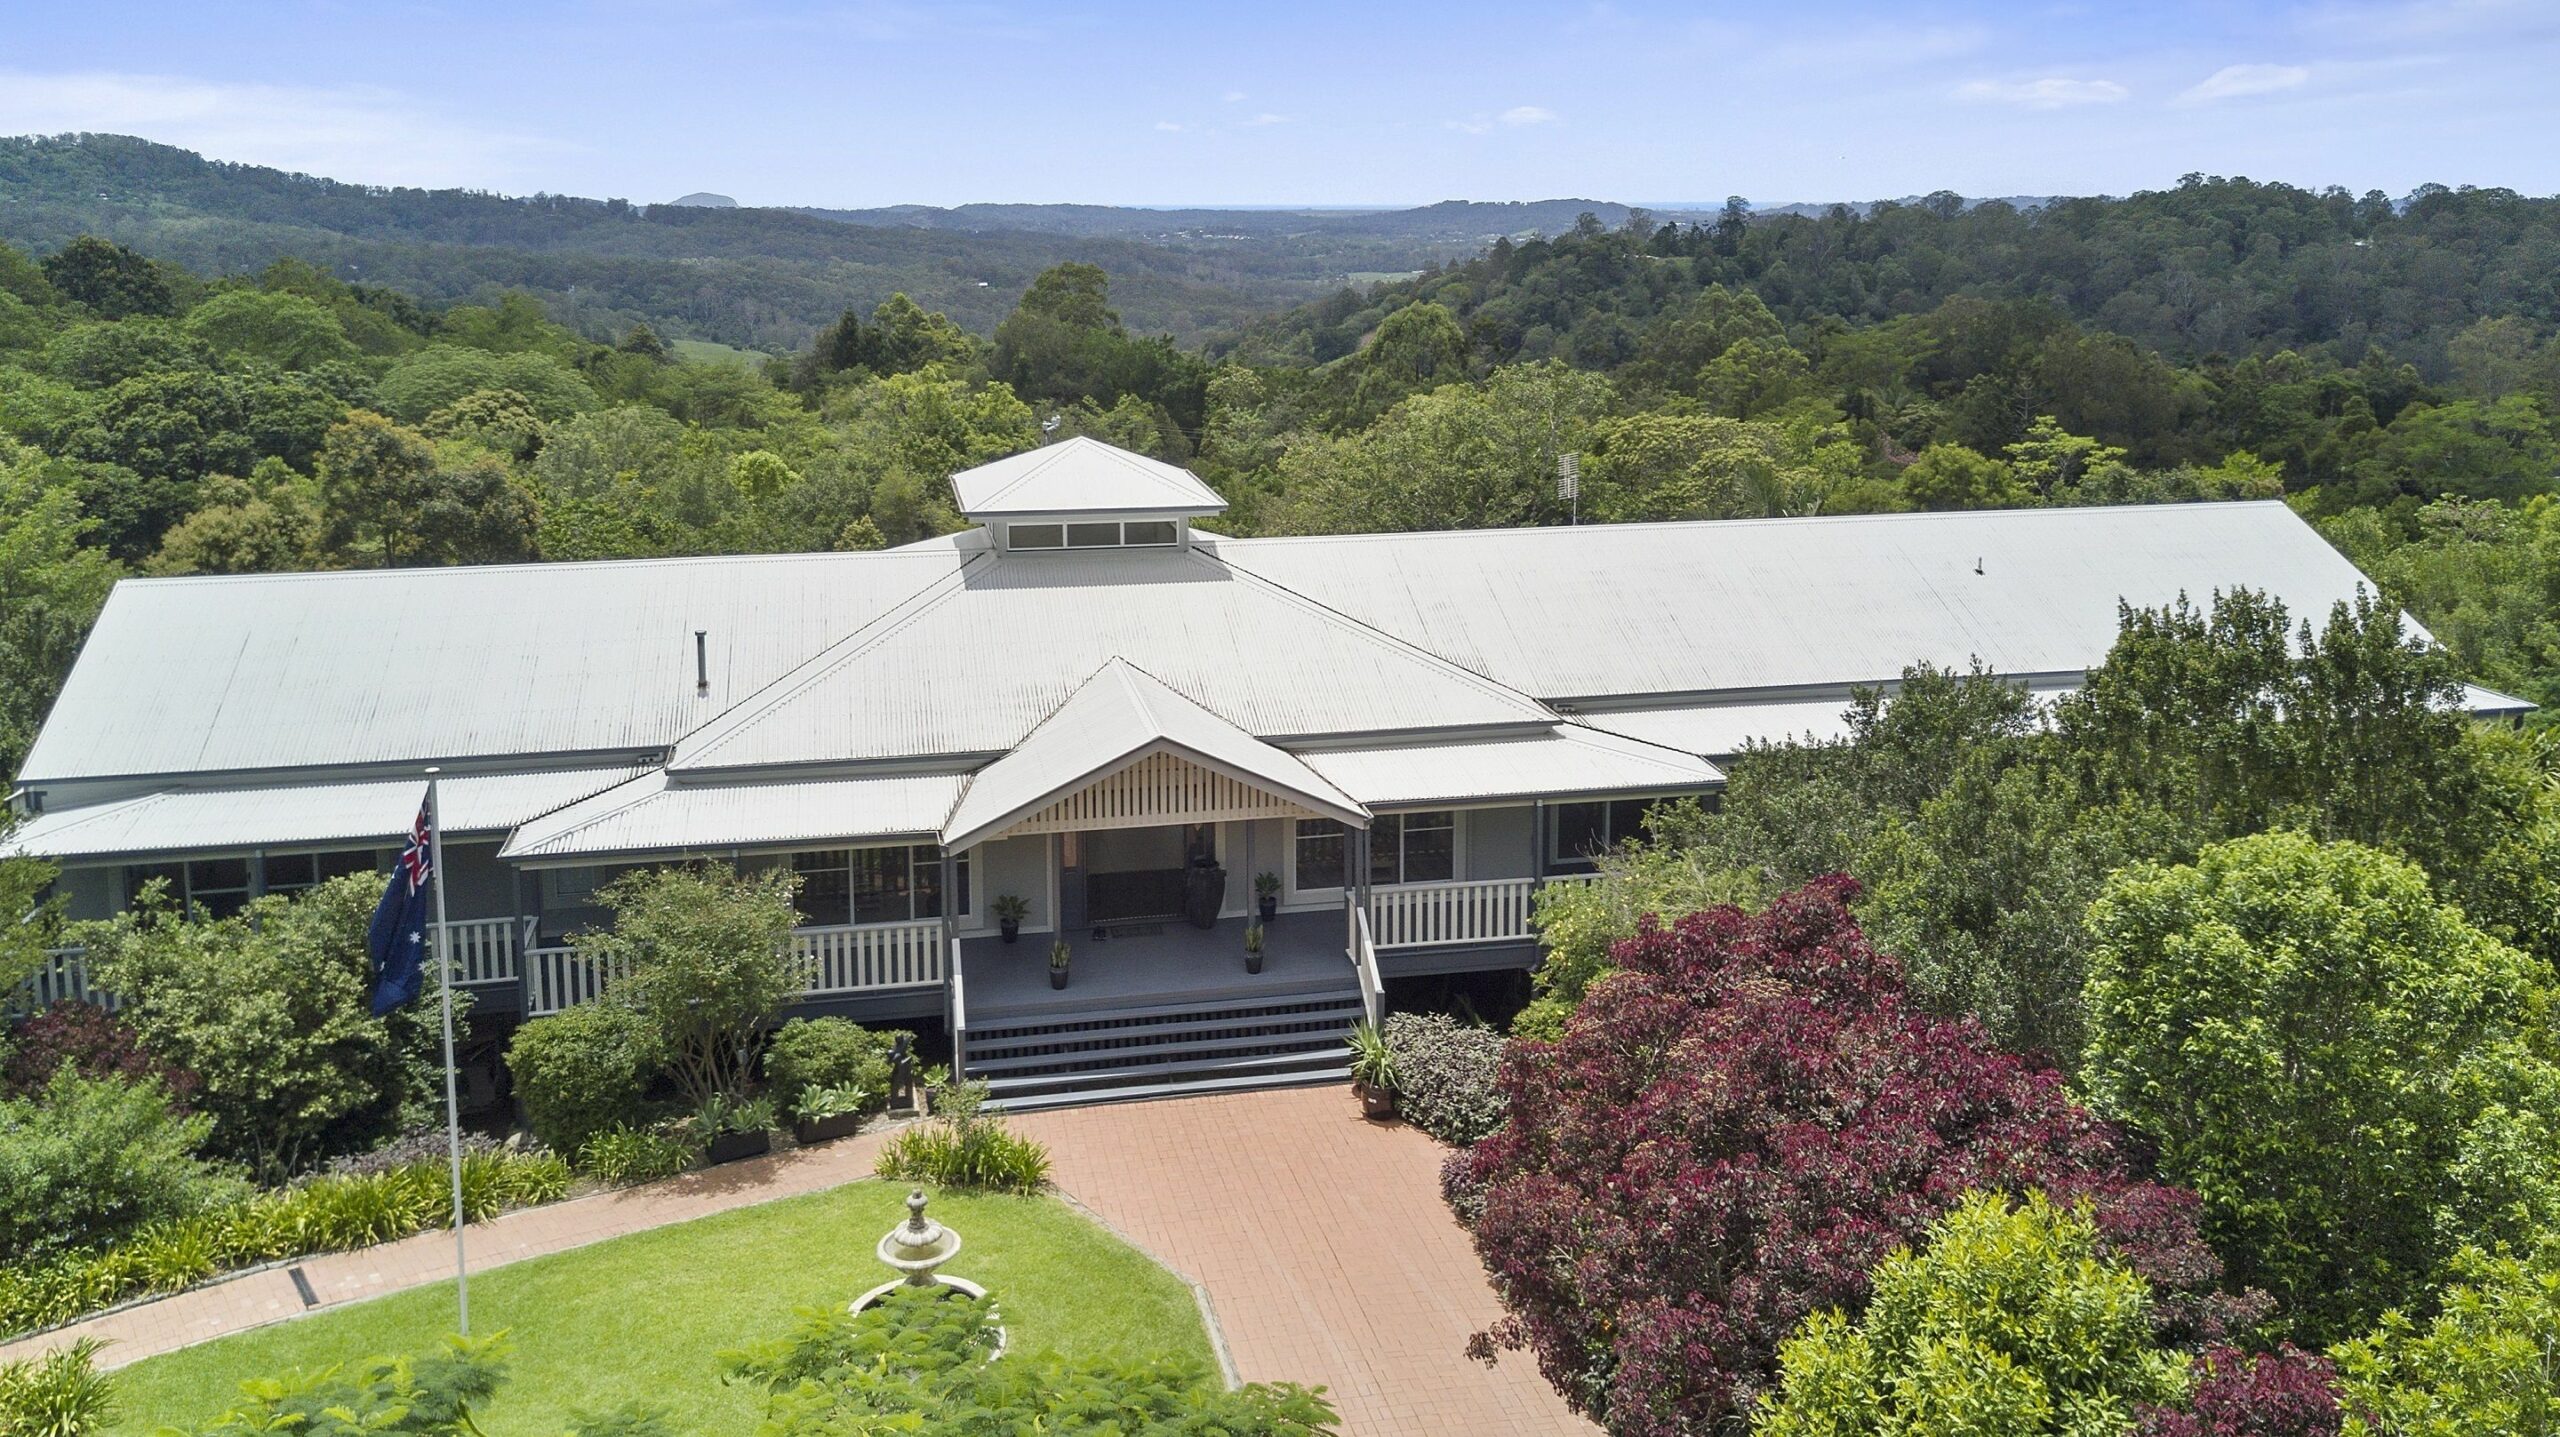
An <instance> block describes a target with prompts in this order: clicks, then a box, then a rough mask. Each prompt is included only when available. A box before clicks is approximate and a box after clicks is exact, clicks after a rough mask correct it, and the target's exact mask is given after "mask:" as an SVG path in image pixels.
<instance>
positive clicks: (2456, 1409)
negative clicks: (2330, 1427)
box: [2337, 1236, 2560, 1437]
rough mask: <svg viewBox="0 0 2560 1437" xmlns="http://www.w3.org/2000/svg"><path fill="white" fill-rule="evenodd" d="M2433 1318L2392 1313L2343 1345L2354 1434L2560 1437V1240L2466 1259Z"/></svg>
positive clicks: (2345, 1397)
mask: <svg viewBox="0 0 2560 1437" xmlns="http://www.w3.org/2000/svg"><path fill="white" fill-rule="evenodd" d="M2454 1271H2455V1272H2456V1274H2457V1275H2458V1276H2460V1278H2461V1279H2462V1280H2461V1283H2460V1284H2459V1285H2458V1286H2455V1287H2453V1288H2451V1289H2449V1290H2448V1291H2446V1292H2445V1293H2444V1294H2443V1295H2442V1299H2441V1302H2440V1303H2439V1305H2438V1309H2437V1311H2436V1314H2435V1316H2434V1317H2433V1318H2431V1319H2428V1320H2426V1321H2424V1322H2420V1321H2416V1320H2413V1319H2412V1318H2410V1317H2409V1316H2407V1315H2406V1314H2403V1313H2400V1312H2397V1311H2395V1312H2390V1313H2386V1314H2384V1316H2383V1319H2382V1322H2381V1325H2380V1326H2378V1327H2377V1328H2375V1329H2374V1331H2373V1332H2372V1333H2370V1334H2368V1335H2366V1336H2363V1337H2358V1338H2355V1339H2354V1340H2352V1341H2349V1342H2347V1343H2345V1344H2343V1345H2342V1346H2340V1347H2339V1348H2338V1353H2337V1357H2338V1374H2339V1378H2340V1382H2339V1388H2340V1391H2339V1398H2340V1401H2341V1402H2342V1404H2343V1405H2344V1406H2345V1408H2346V1412H2347V1421H2346V1432H2347V1434H2348V1437H2404V1434H2405V1437H2421V1434H2423V1437H2551V1434H2553V1433H2555V1432H2560V1347H2555V1344H2554V1338H2553V1334H2555V1333H2560V1238H2553V1237H2550V1236H2546V1237H2544V1238H2543V1239H2542V1241H2541V1242H2540V1243H2539V1244H2537V1245H2535V1246H2534V1247H2533V1248H2531V1249H2530V1250H2529V1251H2527V1252H2524V1253H2520V1254H2507V1255H2502V1256H2497V1257H2491V1256H2489V1255H2488V1254H2486V1253H2482V1252H2479V1251H2476V1250H2474V1251H2470V1252H2465V1253H2463V1254H2462V1255H2461V1258H2460V1260H2459V1261H2458V1262H2457V1263H2456V1264H2455V1267H2454Z"/></svg>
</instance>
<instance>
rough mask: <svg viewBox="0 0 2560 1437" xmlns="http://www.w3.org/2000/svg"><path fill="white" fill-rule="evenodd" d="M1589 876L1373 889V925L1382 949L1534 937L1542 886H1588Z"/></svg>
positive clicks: (1371, 921) (1411, 884)
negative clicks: (1532, 918) (1533, 923)
mask: <svg viewBox="0 0 2560 1437" xmlns="http://www.w3.org/2000/svg"><path fill="white" fill-rule="evenodd" d="M1589 881H1590V875H1588V874H1565V875H1559V876H1557V877H1553V878H1546V879H1537V878H1484V879H1475V880H1470V881H1467V882H1461V883H1398V884H1392V885H1388V886H1385V887H1379V888H1372V889H1370V890H1369V915H1370V916H1369V921H1370V924H1371V927H1372V931H1373V933H1374V935H1375V938H1376V942H1377V945H1378V946H1379V947H1381V948H1432V947H1440V946H1445V945H1450V944H1457V943H1499V942H1503V941H1506V940H1510V939H1525V938H1534V937H1536V936H1537V932H1538V930H1537V929H1536V928H1534V927H1533V926H1531V924H1530V922H1529V915H1530V913H1531V912H1532V911H1534V906H1535V904H1536V901H1537V893H1538V889H1539V887H1540V886H1541V885H1542V884H1552V883H1587V882H1589Z"/></svg>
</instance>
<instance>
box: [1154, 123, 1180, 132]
mask: <svg viewBox="0 0 2560 1437" xmlns="http://www.w3.org/2000/svg"><path fill="white" fill-rule="evenodd" d="M1156 128H1157V129H1159V130H1162V131H1164V132H1165V133H1166V134H1168V135H1178V134H1181V133H1182V127H1181V126H1180V125H1177V124H1175V123H1174V122H1173V121H1171V120H1158V121H1156Z"/></svg>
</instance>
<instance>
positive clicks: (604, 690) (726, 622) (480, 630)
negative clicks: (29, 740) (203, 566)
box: [20, 551, 962, 787]
mask: <svg viewBox="0 0 2560 1437" xmlns="http://www.w3.org/2000/svg"><path fill="white" fill-rule="evenodd" d="M961 558H962V556H961V555H959V554H956V553H952V552H949V551H943V552H939V553H936V552H922V553H897V554H798V555H777V556H771V557H758V558H743V559H679V560H632V561H624V562H619V563H592V564H527V565H506V566H497V567H486V568H457V569H393V570H371V571H363V572H356V573H338V574H281V575H257V576H241V577H232V578H194V579H140V580H136V579H128V580H126V581H124V582H123V583H120V584H118V585H117V586H116V588H115V592H114V593H113V594H112V595H111V596H110V597H109V598H108V600H107V605H106V610H105V612H104V613H102V614H101V615H100V616H99V618H98V625H97V628H96V629H95V630H94V631H93V632H92V633H91V634H90V636H89V639H88V642H87V643H86V644H85V645H84V646H83V648H82V651H81V656H80V660H79V662H78V663H77V664H75V665H74V666H73V667H72V670H71V676H70V678H69V679H68V680H67V681H66V682H65V683H64V685H63V690H62V697H61V698H60V699H59V700H57V701H56V702H55V704H54V707H53V712H52V713H51V715H50V716H48V717H47V719H46V720H45V725H44V731H43V733H42V734H41V735H40V736H39V737H38V738H37V740H36V744H35V748H34V750H33V752H31V753H30V754H29V755H28V756H27V762H26V765H25V768H24V770H23V771H22V774H21V779H20V781H21V782H22V783H24V784H26V785H27V786H30V787H42V786H44V785H45V784H47V783H50V782H62V781H69V780H74V779H81V778H104V777H125V776H164V777H178V776H183V775H187V774H196V773H220V772H233V773H237V772H242V771H253V770H262V769H288V768H304V767H326V766H343V765H354V764H367V763H389V762H403V761H420V762H426V761H434V760H439V759H447V760H450V759H460V758H472V757H478V758H509V757H528V756H534V755H543V754H571V753H599V754H600V753H612V752H615V751H623V752H624V753H625V754H626V756H627V755H630V754H637V753H640V752H645V751H649V750H657V749H664V748H666V747H667V746H668V745H670V744H672V743H674V741H675V740H676V738H677V736H678V735H680V734H682V733H683V732H684V731H685V730H687V729H689V728H692V727H693V726H695V725H696V724H699V723H701V722H702V721H703V720H704V719H707V718H709V717H710V716H711V715H713V714H716V713H719V712H720V711H721V710H723V709H726V708H728V707H729V706H731V705H732V704H735V703H737V702H738V701H739V700H740V699H743V698H745V697H746V696H747V695H749V694H752V693H754V692H755V691H756V690H757V689H758V688H760V687H762V686H764V685H765V684H767V683H770V682H772V681H773V680H774V679H775V678H777V677H779V676H780V675H782V674H784V673H786V672H788V671H789V670H790V669H791V668H792V666H793V665H795V664H798V663H800V662H802V661H803V660H805V659H807V658H808V657H809V656H810V655H811V654H814V653H817V652H819V651H820V650H822V649H824V648H825V647H826V646H827V645H828V644H830V643H833V642H834V641H835V640H837V639H838V638H841V637H842V636H844V635H845V634H847V633H850V632H852V631H853V630H855V629H857V628H860V627H861V626H862V625H863V624H864V623H866V622H868V621H870V620H871V619H873V618H875V617H877V616H878V615H879V614H881V613H882V612H884V611H886V610H888V609H890V608H892V607H894V606H895V605H896V604H897V603H898V601H900V600H901V599H904V598H906V597H907V596H908V595H910V594H913V593H915V592H916V591H917V590H919V589H922V588H924V587H925V586H926V585H928V584H930V583H932V582H933V581H934V580H935V579H936V578H939V577H941V576H942V575H945V574H948V573H950V572H951V571H952V570H953V569H954V568H955V567H956V566H957V565H958V564H959V563H960V562H961ZM696 629H701V630H706V631H707V632H708V640H707V648H708V651H709V659H710V662H709V670H710V677H711V692H710V694H709V696H708V697H703V696H699V695H697V694H696V692H695V667H694V639H693V635H694V631H695V630H696Z"/></svg>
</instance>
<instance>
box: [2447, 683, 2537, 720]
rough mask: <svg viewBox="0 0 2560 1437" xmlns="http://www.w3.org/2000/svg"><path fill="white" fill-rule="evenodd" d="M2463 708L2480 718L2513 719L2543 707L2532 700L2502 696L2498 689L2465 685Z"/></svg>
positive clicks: (2510, 695) (2508, 695) (2463, 689)
mask: <svg viewBox="0 0 2560 1437" xmlns="http://www.w3.org/2000/svg"><path fill="white" fill-rule="evenodd" d="M2462 707H2463V708H2464V709H2465V710H2466V711H2467V712H2469V713H2472V714H2474V715H2476V716H2478V717H2480V718H2513V717H2515V716H2517V715H2519V714H2529V713H2531V712H2533V711H2534V710H2535V709H2538V708H2540V707H2542V705H2540V704H2537V703H2535V702H2534V701H2533V700H2531V699H2520V698H2517V697H2516V696H2515V695H2514V694H2502V693H2500V692H2498V691H2497V690H2496V689H2484V688H2482V687H2481V686H2480V685H2478V684H2464V685H2463V686H2462Z"/></svg>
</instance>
